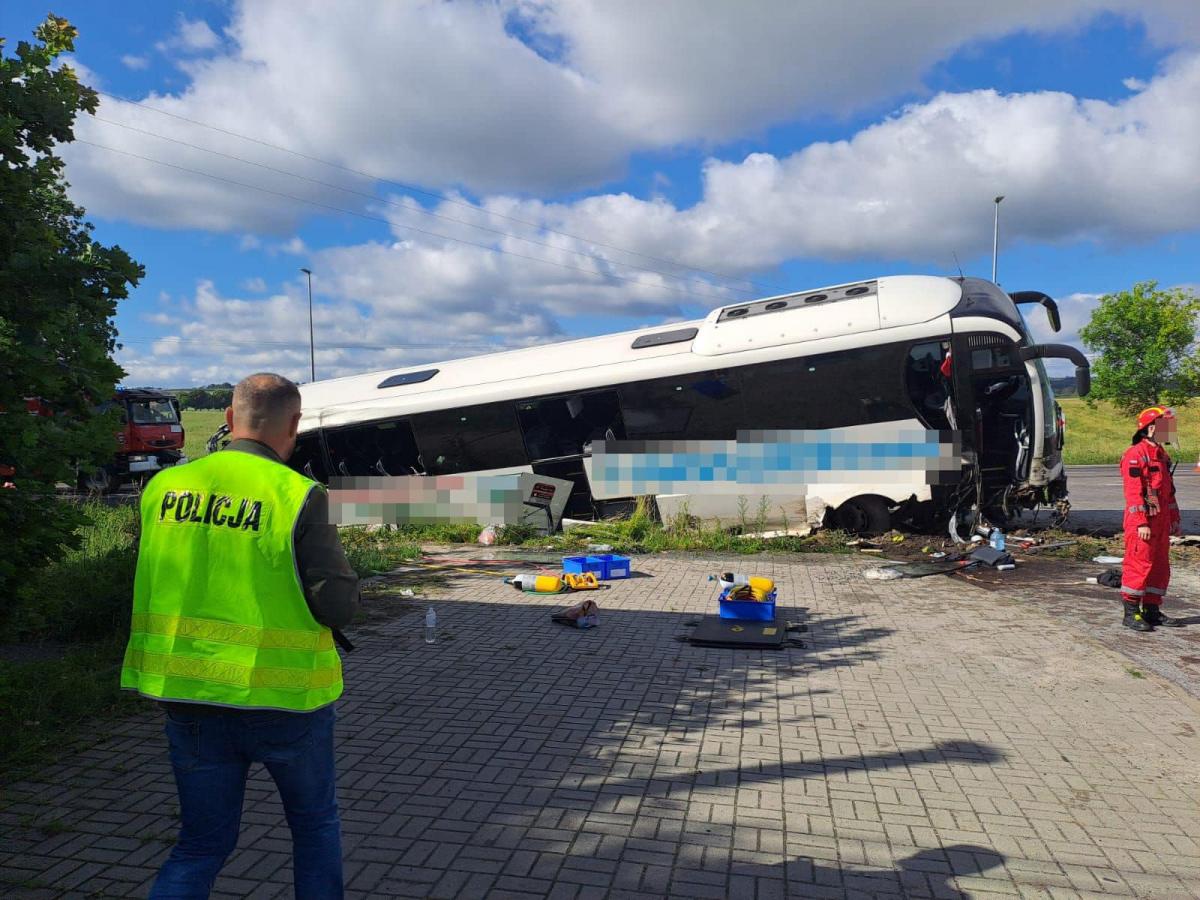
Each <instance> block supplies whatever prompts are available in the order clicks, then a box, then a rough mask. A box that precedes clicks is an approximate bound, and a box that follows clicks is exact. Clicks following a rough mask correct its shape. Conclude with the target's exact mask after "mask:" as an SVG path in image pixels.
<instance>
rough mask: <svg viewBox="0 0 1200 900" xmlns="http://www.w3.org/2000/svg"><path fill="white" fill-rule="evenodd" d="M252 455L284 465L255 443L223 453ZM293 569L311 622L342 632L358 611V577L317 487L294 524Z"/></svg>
mask: <svg viewBox="0 0 1200 900" xmlns="http://www.w3.org/2000/svg"><path fill="white" fill-rule="evenodd" d="M230 451H235V452H238V453H252V454H253V455H255V456H261V457H262V458H263V459H269V460H271V461H273V462H277V463H279V464H280V465H283V461H282V460H281V459H280V458H279V455H278V454H277V453H276V452H275V451H274V450H272V449H271V448H270V447H268V446H267V445H266V444H260V443H259V442H258V441H252V440H248V439H246V438H243V439H241V440H236V441H231V442H230V443H229V446H228V447H226V448H225V449H224V450H222V451H221V452H222V453H228V452H230ZM296 566H297V568H298V569H299V570H300V583H301V585H303V587H304V598H305V599H306V600H307V601H308V608H309V610H310V611H311V612H312V615H313V618H314V619H316V620H317V621H318V622H320V623H321V624H322V625H325V626H327V627H329V628H345V627H346V626H347V625H349V624H350V622H351V620H353V618H354V614H355V612H357V611H358V575H356V574H355V572H354V569H352V568H351V567H350V562H349V560H347V559H346V552H345V551H344V550H343V549H342V542H341V541H340V540H338V534H337V526H336V525H333V524H331V523H330V521H329V495H328V494H327V493H326V492H325V489H324V488H320V487H318V488H317V489H316V490H314V491H312V492H311V493H310V494H309V495H308V499H307V500H306V501H305V502H304V506H303V507H302V508H301V510H300V518H299V520H298V521H297V523H296Z"/></svg>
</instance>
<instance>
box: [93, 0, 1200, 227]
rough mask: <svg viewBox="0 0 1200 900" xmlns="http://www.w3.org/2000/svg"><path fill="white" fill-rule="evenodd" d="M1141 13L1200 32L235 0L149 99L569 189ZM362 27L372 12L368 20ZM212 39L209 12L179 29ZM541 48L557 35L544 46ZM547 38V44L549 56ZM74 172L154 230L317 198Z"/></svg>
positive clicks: (1068, 7) (793, 10) (116, 168)
mask: <svg viewBox="0 0 1200 900" xmlns="http://www.w3.org/2000/svg"><path fill="white" fill-rule="evenodd" d="M1106 9H1107V10H1116V11H1118V12H1125V13H1126V14H1129V15H1137V16H1138V17H1140V18H1142V19H1144V20H1145V21H1146V22H1148V23H1149V25H1150V27H1151V28H1152V29H1153V33H1155V34H1158V35H1159V36H1160V37H1161V38H1163V39H1164V40H1168V39H1169V40H1175V41H1179V40H1183V39H1185V38H1187V37H1189V36H1191V37H1193V38H1196V39H1200V5H1197V4H1194V3H1191V4H1190V5H1189V3H1184V2H1181V0H1151V2H1149V3H1144V4H1143V3H1137V4H1135V3H1134V2H1133V0H1059V2H1057V3H1054V4H1046V3H1044V2H1042V0H1012V2H1009V3H1006V4H993V3H989V4H968V3H961V2H957V0H955V2H939V3H926V4H919V5H916V6H914V5H912V4H897V3H895V2H894V0H861V2H858V3H855V4H850V5H849V6H848V5H846V4H842V5H840V6H836V7H835V6H828V5H824V6H823V5H820V4H797V3H794V2H792V0H775V2H767V0H763V2H760V3H756V4H753V5H752V6H744V5H737V4H727V3H717V2H710V3H707V4H706V5H704V6H703V7H700V8H698V6H697V4H696V3H695V2H693V0H663V2H658V3H653V4H645V3H641V2H637V3H634V2H633V0H625V2H618V0H613V2H606V3H592V4H585V3H581V2H577V0H554V2H549V0H547V2H540V0H505V2H501V3H498V4H492V3H460V4H445V3H440V2H432V0H427V2H411V3H397V4H382V5H380V4H371V5H357V6H356V5H353V4H349V3H337V4H332V3H318V2H315V0H314V2H309V3H301V2H292V0H288V2H284V0H258V2H249V0H244V2H241V3H239V4H237V5H236V7H235V8H234V10H233V13H232V18H231V22H230V25H229V27H228V29H227V32H226V33H227V35H228V37H229V41H228V42H227V44H226V45H225V46H224V47H223V48H222V49H219V50H218V52H217V53H215V54H214V55H211V56H208V57H205V58H202V59H193V60H190V61H189V62H188V63H187V66H186V69H185V71H186V73H187V74H188V75H189V76H190V78H191V82H190V84H189V86H188V88H187V89H186V90H184V91H183V92H181V93H179V94H176V95H170V94H168V95H154V94H152V95H150V96H149V97H147V98H146V102H147V103H148V104H149V105H150V106H153V107H155V108H159V109H163V110H165V111H168V112H171V113H173V114H175V115H179V116H186V117H188V118H192V119H196V120H199V121H203V122H209V123H212V124H215V125H217V126H219V127H221V128H224V129H227V130H230V131H234V132H239V133H243V134H250V135H254V136H256V137H259V138H261V139H262V140H266V141H269V142H272V143H277V144H281V145H285V146H288V147H293V148H295V149H296V150H298V151H300V152H302V153H305V154H307V155H309V156H314V157H318V158H321V159H328V160H331V161H333V162H335V163H337V164H340V165H344V166H349V167H352V168H355V169H358V170H361V171H365V172H369V173H371V175H372V176H373V177H376V178H388V179H397V180H401V181H407V182H414V183H418V184H421V185H427V186H431V187H436V188H446V187H454V186H457V185H463V186H466V187H468V188H469V189H471V190H472V191H473V192H477V193H479V192H483V193H487V192H503V191H519V192H525V191H533V192H548V191H549V192H554V191H562V190H572V191H574V190H578V189H580V188H583V187H586V186H588V185H594V184H597V183H601V182H604V181H606V180H609V179H612V178H614V177H618V176H620V175H621V173H622V170H623V168H624V166H625V165H626V163H627V160H628V159H629V157H630V154H632V153H635V152H639V151H653V150H662V149H670V148H672V147H674V146H677V145H679V144H691V145H706V144H712V143H713V142H719V141H723V140H727V139H730V138H737V137H744V136H747V135H752V134H754V133H755V132H756V131H758V130H760V129H762V128H765V127H767V126H769V125H772V124H776V123H779V122H785V121H789V120H792V119H794V118H796V117H797V116H804V115H810V114H822V115H828V114H834V115H838V114H844V113H845V112H846V111H848V110H851V109H856V108H861V107H863V106H878V105H879V104H881V103H883V102H886V101H887V100H888V98H892V97H896V96H898V95H900V94H902V93H904V92H907V91H911V90H919V89H920V87H921V85H920V79H921V76H922V73H923V72H924V71H925V70H926V69H927V68H928V67H929V66H930V65H932V64H933V63H935V62H937V61H938V60H940V59H944V58H945V57H946V56H947V55H948V54H950V53H952V52H953V51H954V50H955V49H957V48H959V47H962V46H963V45H965V44H968V43H970V42H972V41H978V40H982V39H987V38H991V37H997V36H1001V35H1004V34H1010V33H1013V32H1016V31H1018V30H1028V31H1038V32H1045V31H1048V30H1054V29H1061V28H1064V27H1076V26H1079V25H1080V24H1081V23H1083V22H1085V21H1086V20H1087V19H1088V17H1090V16H1093V15H1094V14H1095V13H1096V12H1097V11H1100V10H1106ZM364 22H369V23H370V25H369V27H364V25H363V23H364ZM172 40H173V41H175V42H177V43H178V44H179V46H181V47H186V48H189V49H191V50H196V49H216V48H217V47H218V41H219V39H218V38H217V36H216V34H215V33H213V32H212V30H211V29H210V28H209V27H208V26H207V24H206V23H204V22H203V21H198V22H194V23H193V22H188V21H187V20H181V23H180V30H179V32H178V34H177V35H176V36H175V37H174V38H172ZM546 48H550V49H549V50H547V49H546ZM539 53H540V55H539ZM102 115H104V116H105V117H106V118H112V119H116V120H118V121H120V122H122V123H124V124H126V125H132V126H134V127H138V128H142V129H144V130H149V131H153V132H157V133H159V134H165V135H167V136H169V137H173V138H176V139H177V140H183V141H187V142H189V143H198V144H201V145H203V146H205V147H208V148H211V149H214V150H218V151H221V152H224V153H229V154H232V155H236V156H240V157H243V158H246V159H249V160H251V161H253V162H259V163H262V164H267V165H273V166H276V167H282V168H286V169H288V170H290V171H297V172H299V173H300V174H304V175H308V176H310V177H314V178H317V179H319V180H323V181H327V182H335V183H337V184H345V183H348V184H349V186H351V187H353V188H355V189H358V190H366V191H367V192H370V191H371V185H370V184H369V182H362V181H359V180H356V179H354V178H351V177H349V176H348V175H347V173H345V172H340V171H338V170H330V169H328V168H324V167H320V166H316V165H314V164H311V163H306V162H304V161H303V160H300V159H297V158H295V157H290V156H287V155H283V154H280V153H277V152H272V151H269V150H267V149H266V148H264V147H262V146H261V145H256V144H250V143H247V142H245V141H239V140H237V139H234V138H231V137H229V136H228V135H221V134H217V133H214V132H211V131H206V130H204V129H200V128H197V127H195V126H192V125H189V124H188V123H186V122H182V121H180V120H178V119H169V118H165V117H163V116H159V115H156V114H155V113H153V112H150V111H148V110H145V109H139V108H137V107H130V106H129V105H128V104H123V103H120V102H115V101H109V102H106V104H105V106H104V109H103V110H102ZM80 133H81V137H85V138H86V139H88V140H92V141H95V142H97V143H102V144H107V145H110V146H116V147H117V148H119V149H124V150H128V151H132V152H136V153H139V154H140V155H142V156H150V157H153V158H155V159H159V160H166V161H170V162H174V163H176V164H178V165H182V166H185V167H188V168H199V169H203V170H205V171H208V172H212V173H214V174H217V175H220V176H222V177H224V178H228V179H232V180H234V181H239V182H242V183H253V184H257V185H262V186H263V187H266V188H268V189H270V190H275V191H277V192H280V193H287V194H293V195H300V196H302V197H305V198H307V199H310V200H313V201H315V202H320V203H324V204H326V205H331V206H337V207H346V208H350V209H355V210H357V209H360V208H361V202H360V199H356V198H355V197H354V196H352V195H347V194H345V193H341V192H338V191H336V190H329V189H322V188H320V187H319V186H316V185H312V184H303V183H297V182H296V181H294V180H292V179H288V178H285V177H282V176H278V175H275V174H273V173H270V172H267V171H264V170H263V169H260V168H253V167H248V166H246V165H243V164H240V163H237V162H234V161H231V160H228V159H221V158H219V157H214V156H212V155H211V154H204V153H202V152H199V151H195V150H191V149H188V148H186V147H182V146H180V145H178V144H169V143H165V142H162V141H160V140H157V139H155V138H150V137H147V136H145V135H141V134H138V133H136V132H129V131H125V132H122V131H121V130H120V129H119V128H117V127H114V126H112V125H109V124H101V123H87V122H84V123H81V128H80ZM70 157H71V176H72V180H73V182H74V183H75V184H76V188H77V190H78V191H79V192H80V194H81V197H82V198H83V199H85V200H86V201H87V202H88V205H89V206H90V207H92V208H93V211H94V212H95V214H97V215H104V216H120V217H125V218H129V219H131V220H133V221H136V222H139V223H142V224H154V225H160V226H163V227H198V228H207V229H214V230H226V229H232V230H242V231H245V230H251V231H258V230H271V231H275V232H280V231H285V230H288V229H290V228H294V225H295V223H296V221H297V220H299V219H301V218H303V217H305V216H307V215H310V214H311V213H312V212H313V210H312V208H311V207H305V206H304V205H303V204H298V203H296V202H294V201H290V200H287V199H285V198H281V197H278V196H271V195H264V194H261V193H256V192H254V191H252V190H248V189H247V188H245V187H243V186H241V185H237V184H226V183H222V182H219V181H213V180H211V179H206V178H204V177H203V176H197V175H192V174H189V173H186V172H182V171H179V170H178V169H176V170H171V169H163V168H161V167H159V166H156V165H154V164H153V163H147V162H144V161H141V160H137V159H133V158H130V157H128V156H125V157H122V156H119V155H114V154H111V153H106V152H105V151H102V150H97V149H95V148H90V147H82V146H77V147H72V148H70Z"/></svg>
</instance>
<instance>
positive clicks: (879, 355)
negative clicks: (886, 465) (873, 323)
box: [736, 344, 913, 430]
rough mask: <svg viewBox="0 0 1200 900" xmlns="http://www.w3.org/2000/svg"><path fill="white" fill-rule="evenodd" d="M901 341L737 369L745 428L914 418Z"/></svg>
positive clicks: (827, 425)
mask: <svg viewBox="0 0 1200 900" xmlns="http://www.w3.org/2000/svg"><path fill="white" fill-rule="evenodd" d="M907 351H908V348H907V346H905V345H900V344H885V345H882V346H878V347H861V348H858V349H854V350H843V351H841V352H838V353H825V354H822V355H820V356H809V357H804V358H799V359H785V360H779V361H777V362H770V363H760V364H759V365H755V366H745V367H742V368H739V369H737V370H736V371H737V372H738V374H740V375H741V380H742V392H743V399H744V402H745V406H746V424H745V425H744V426H743V427H745V428H753V429H789V430H796V429H809V428H811V429H824V428H846V427H848V426H851V425H866V424H869V423H872V422H890V421H896V420H900V419H911V418H912V415H913V413H912V406H911V404H910V403H909V401H908V396H907V394H906V393H905V391H904V388H903V385H902V373H903V368H904V357H905V355H906V354H907Z"/></svg>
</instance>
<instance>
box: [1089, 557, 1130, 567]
mask: <svg viewBox="0 0 1200 900" xmlns="http://www.w3.org/2000/svg"><path fill="white" fill-rule="evenodd" d="M1092 562H1094V563H1100V565H1102V566H1119V565H1120V564H1121V563H1123V562H1125V557H1123V556H1093V557H1092Z"/></svg>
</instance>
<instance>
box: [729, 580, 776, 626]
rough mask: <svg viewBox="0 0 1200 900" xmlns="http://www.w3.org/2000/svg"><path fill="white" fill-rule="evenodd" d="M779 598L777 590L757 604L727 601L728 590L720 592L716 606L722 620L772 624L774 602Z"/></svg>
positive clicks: (743, 601)
mask: <svg viewBox="0 0 1200 900" xmlns="http://www.w3.org/2000/svg"><path fill="white" fill-rule="evenodd" d="M778 596H779V589H778V588H776V589H775V590H773V591H771V594H770V597H769V599H767V600H764V601H762V602H759V601H758V600H729V599H727V598H728V597H729V590H728V589H726V590H723V591H721V596H720V597H718V598H717V605H718V606H720V608H721V618H722V619H741V620H742V621H745V622H774V621H775V600H776V598H777V597H778Z"/></svg>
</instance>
